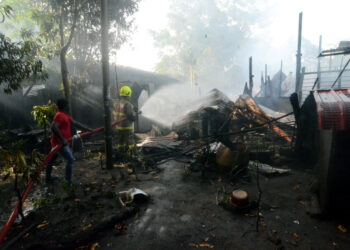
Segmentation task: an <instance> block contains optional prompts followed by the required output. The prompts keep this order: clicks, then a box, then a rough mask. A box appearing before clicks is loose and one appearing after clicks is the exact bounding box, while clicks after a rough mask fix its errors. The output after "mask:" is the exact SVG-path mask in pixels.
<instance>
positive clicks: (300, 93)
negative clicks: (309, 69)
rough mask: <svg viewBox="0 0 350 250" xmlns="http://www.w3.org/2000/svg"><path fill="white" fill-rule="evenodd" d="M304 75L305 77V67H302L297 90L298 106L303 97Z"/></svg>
mask: <svg viewBox="0 0 350 250" xmlns="http://www.w3.org/2000/svg"><path fill="white" fill-rule="evenodd" d="M304 75H305V67H303V69H302V70H301V75H300V84H299V89H298V92H297V94H298V98H299V103H300V104H302V102H301V100H302V97H303V82H304Z"/></svg>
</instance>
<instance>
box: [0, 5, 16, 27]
mask: <svg viewBox="0 0 350 250" xmlns="http://www.w3.org/2000/svg"><path fill="white" fill-rule="evenodd" d="M12 12H13V9H12V7H11V6H10V5H0V16H1V20H0V23H3V22H5V19H6V17H11V15H12Z"/></svg>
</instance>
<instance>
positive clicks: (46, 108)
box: [31, 100, 57, 128]
mask: <svg viewBox="0 0 350 250" xmlns="http://www.w3.org/2000/svg"><path fill="white" fill-rule="evenodd" d="M56 112H57V106H56V104H53V103H52V102H51V100H49V102H48V104H47V105H42V106H40V105H36V106H34V107H33V111H32V112H31V115H32V116H33V118H34V120H35V121H36V122H37V125H38V127H40V128H46V127H48V126H50V123H51V121H52V120H53V117H54V116H55V114H56Z"/></svg>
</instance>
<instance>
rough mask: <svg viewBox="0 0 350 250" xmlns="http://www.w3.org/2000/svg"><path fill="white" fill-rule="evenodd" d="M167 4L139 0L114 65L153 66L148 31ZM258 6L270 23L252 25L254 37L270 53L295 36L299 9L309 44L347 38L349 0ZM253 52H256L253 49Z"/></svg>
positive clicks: (272, 1) (269, 1)
mask: <svg viewBox="0 0 350 250" xmlns="http://www.w3.org/2000/svg"><path fill="white" fill-rule="evenodd" d="M247 1H249V0H247ZM169 5H170V0H142V1H141V3H140V5H139V11H138V12H137V13H136V14H135V16H134V18H135V27H136V29H135V31H134V34H133V35H132V36H131V38H130V42H129V44H125V45H123V46H122V47H121V49H120V50H119V51H118V56H117V63H118V65H124V66H130V67H134V68H138V69H142V70H146V71H153V70H154V67H155V65H156V63H157V62H158V61H159V56H158V53H157V50H156V49H155V48H154V46H153V38H152V36H151V34H150V31H151V30H154V31H158V30H161V29H163V28H166V27H167V14H168V12H169ZM258 8H259V9H260V10H261V11H262V13H263V14H264V15H266V18H269V20H270V22H269V23H270V25H268V26H265V27H259V26H256V27H253V31H254V37H255V38H256V39H268V40H269V42H270V44H271V49H270V50H269V52H270V53H271V51H272V52H273V51H274V50H276V54H278V53H281V51H279V49H280V48H282V47H283V45H284V44H285V43H287V41H288V40H290V39H292V38H295V37H296V36H297V30H298V15H299V12H300V11H303V37H304V38H306V39H308V40H310V41H311V42H312V43H313V44H315V45H317V46H318V42H319V36H320V35H322V36H323V48H324V49H326V48H335V47H336V46H337V45H338V43H339V41H341V40H350V32H347V31H348V30H349V24H350V15H349V10H350V0H261V1H260V2H259V4H258ZM296 47H297V45H295V48H296ZM254 52H256V53H259V51H254V50H253V53H254ZM293 53H294V52H293ZM249 56H250V55H247V58H248V57H249ZM281 57H282V56H281ZM280 60H281V59H280V58H276V62H275V63H274V61H271V62H270V63H271V64H275V67H276V68H277V67H278V66H277V65H280ZM287 60H288V59H287Z"/></svg>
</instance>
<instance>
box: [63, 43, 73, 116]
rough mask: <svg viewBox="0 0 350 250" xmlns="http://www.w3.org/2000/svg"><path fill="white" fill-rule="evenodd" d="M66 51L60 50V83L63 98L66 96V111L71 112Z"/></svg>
mask: <svg viewBox="0 0 350 250" xmlns="http://www.w3.org/2000/svg"><path fill="white" fill-rule="evenodd" d="M66 55H67V52H66V51H65V50H63V49H62V50H61V53H60V60H61V75H62V83H63V89H64V98H66V100H67V102H68V113H69V114H71V113H72V107H71V95H70V87H69V81H68V67H67V58H66Z"/></svg>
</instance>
